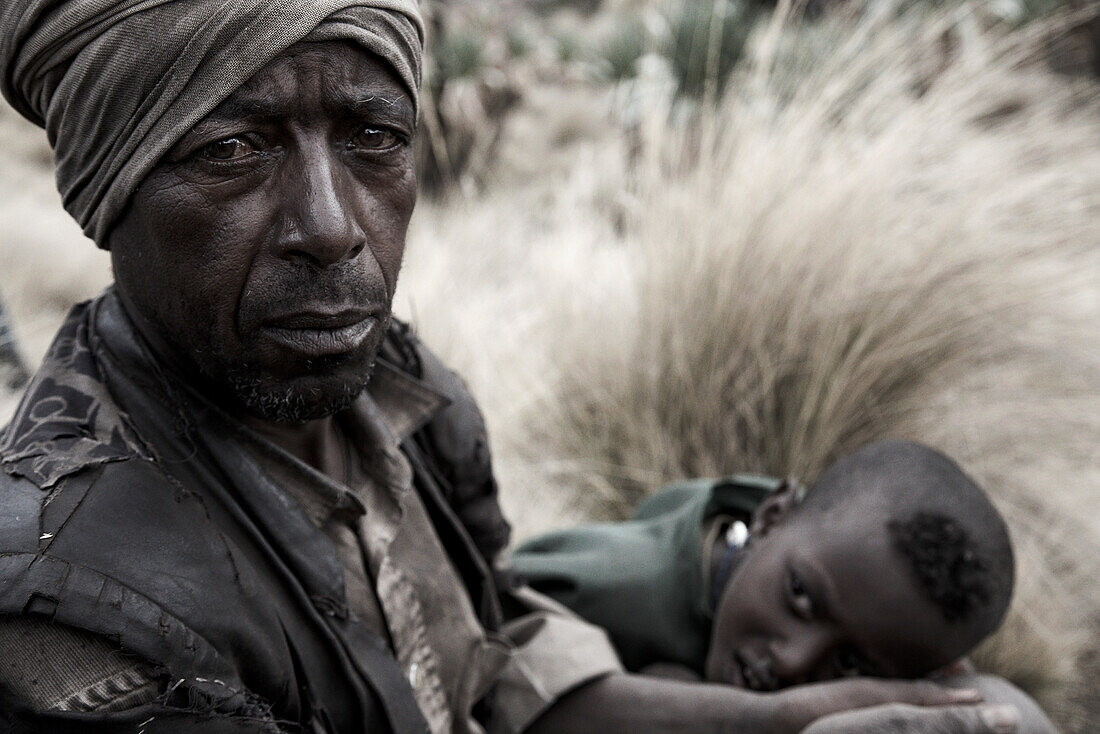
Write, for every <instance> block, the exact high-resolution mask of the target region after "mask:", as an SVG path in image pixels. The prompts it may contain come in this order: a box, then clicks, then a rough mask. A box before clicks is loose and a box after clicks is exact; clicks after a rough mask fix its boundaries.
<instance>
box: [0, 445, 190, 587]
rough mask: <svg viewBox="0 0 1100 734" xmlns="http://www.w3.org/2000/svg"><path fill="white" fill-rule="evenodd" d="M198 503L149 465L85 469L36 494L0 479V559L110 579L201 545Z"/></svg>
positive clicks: (128, 461) (21, 480)
mask: <svg viewBox="0 0 1100 734" xmlns="http://www.w3.org/2000/svg"><path fill="white" fill-rule="evenodd" d="M207 516H208V514H207V512H206V510H205V506H204V501H203V500H202V499H201V498H200V497H198V496H197V495H195V494H194V493H192V492H189V491H187V490H185V489H184V488H182V487H180V486H179V485H178V483H176V482H174V481H172V480H171V478H170V477H169V476H168V475H167V474H166V473H165V472H164V471H162V470H161V468H160V467H159V466H158V465H157V464H156V463H155V462H153V461H151V460H148V459H143V458H137V457H130V458H125V459H121V460H118V461H111V462H109V463H103V464H97V465H92V466H88V467H86V468H84V469H82V470H80V471H77V472H74V473H72V474H68V475H66V476H64V477H62V478H60V479H59V480H58V481H57V482H56V483H54V484H52V485H50V486H49V487H46V488H43V487H40V486H38V484H37V483H35V481H33V479H31V478H28V477H25V476H20V475H18V474H12V473H2V472H0V553H32V554H35V555H37V556H40V557H43V558H46V557H48V558H53V559H59V560H73V561H74V562H75V561H77V560H79V563H80V564H81V565H84V566H88V567H91V568H100V569H102V570H104V571H110V570H111V569H112V568H114V567H122V566H125V565H126V564H127V563H128V562H131V561H134V560H141V562H142V565H148V564H149V563H151V562H154V563H155V560H153V561H151V560H150V559H149V556H154V557H155V558H164V557H166V555H167V554H171V553H174V552H181V551H184V550H185V549H188V548H189V549H191V550H190V552H191V553H194V548H195V547H201V545H202V544H203V543H207V542H208V538H206V536H207V535H208V532H207V527H208V526H209V523H208V522H207Z"/></svg>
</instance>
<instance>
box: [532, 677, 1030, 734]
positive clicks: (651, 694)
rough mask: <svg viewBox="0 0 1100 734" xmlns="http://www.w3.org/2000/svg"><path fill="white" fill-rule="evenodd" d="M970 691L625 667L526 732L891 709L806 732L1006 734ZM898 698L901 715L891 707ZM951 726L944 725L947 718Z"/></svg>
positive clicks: (775, 720)
mask: <svg viewBox="0 0 1100 734" xmlns="http://www.w3.org/2000/svg"><path fill="white" fill-rule="evenodd" d="M980 700H981V697H980V695H979V694H978V693H977V692H975V691H969V692H968V691H965V690H953V689H950V688H946V687H944V686H941V685H938V684H936V683H933V682H931V681H926V680H922V681H892V680H876V679H871V678H851V679H846V680H839V681H832V682H829V683H820V684H815V685H807V686H798V687H796V688H788V689H786V690H783V691H777V692H774V693H755V692H752V691H746V690H743V689H739V688H731V687H729V686H724V685H715V684H708V683H685V682H682V681H673V680H662V679H659V678H650V677H647V676H640V675H630V674H625V673H619V674H612V675H609V676H606V677H604V678H601V679H599V680H596V681H593V682H592V683H588V684H586V685H583V686H581V687H580V688H578V689H577V690H575V691H574V692H572V693H570V694H568V695H566V696H565V697H564V698H562V699H560V700H558V701H557V702H555V704H554V705H552V706H551V707H550V709H548V710H547V711H546V712H545V713H544V714H543V715H542V716H541V717H540V718H539V719H538V720H536V721H535V723H534V725H532V726H531V727H530V728H529V729H528V730H527V731H528V734H547V733H549V732H568V733H569V734H589V733H591V734H617V733H619V732H622V733H623V734H628V733H629V734H633V733H634V732H639V731H644V732H648V733H651V734H663V733H664V732H668V733H669V734H674V733H675V734H696V733H698V734H800V732H803V730H805V729H806V727H807V726H808V725H809V724H811V723H812V722H814V721H816V720H818V719H819V718H821V717H824V716H828V715H829V714H833V713H836V712H840V711H848V710H850V709H855V708H863V707H876V708H875V709H868V710H871V711H872V712H874V711H877V710H878V709H881V708H890V710H891V716H892V717H893V718H891V719H889V720H887V719H884V718H883V717H882V716H878V717H872V719H871V720H870V725H869V726H866V727H864V726H862V725H861V722H858V721H857V722H856V724H855V725H854V726H850V727H847V728H840V729H837V728H833V729H829V728H824V729H821V730H820V731H819V732H814V731H809V732H807V734H838V733H839V732H844V733H845V734H902V732H904V733H905V734H943V733H944V732H950V733H951V734H1009V733H1010V732H1013V731H1015V730H1014V729H997V728H993V727H991V726H989V725H988V724H987V722H986V721H985V720H984V719H983V718H982V716H981V713H982V711H983V710H984V709H986V708H987V707H984V706H982V707H977V706H973V704H975V703H977V702H979V701H980ZM891 702H901V703H904V704H908V705H907V706H904V707H899V708H900V710H901V717H900V718H899V717H898V716H897V711H896V710H895V708H894V707H882V706H881V704H885V703H891ZM956 712H957V715H954V716H952V718H951V725H952V726H951V728H947V729H944V728H942V726H941V725H942V723H943V721H944V720H945V717H946V716H948V715H949V714H954V713H956Z"/></svg>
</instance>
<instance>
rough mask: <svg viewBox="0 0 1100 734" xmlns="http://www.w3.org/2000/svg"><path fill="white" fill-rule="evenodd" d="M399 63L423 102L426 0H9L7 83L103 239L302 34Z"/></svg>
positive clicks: (0, 12) (1, 62)
mask: <svg viewBox="0 0 1100 734" xmlns="http://www.w3.org/2000/svg"><path fill="white" fill-rule="evenodd" d="M337 39H347V40H350V41H353V42H355V43H358V44H360V45H361V46H362V47H363V48H365V49H366V50H368V51H370V52H372V53H374V54H376V55H377V56H379V57H381V58H382V59H383V60H385V61H387V62H389V64H390V65H391V66H392V67H393V69H394V71H395V72H396V74H397V77H398V78H399V79H400V80H401V81H402V82H403V83H404V84H405V86H406V87H407V88H408V91H409V94H410V95H411V96H412V100H413V104H414V106H415V105H416V101H417V89H418V87H419V84H420V61H421V50H422V47H423V39H424V26H423V22H422V20H421V18H420V13H419V11H418V9H417V4H416V0H0V91H2V92H3V94H4V97H6V98H7V100H8V101H9V102H10V103H11V104H12V106H14V107H15V109H17V110H18V111H19V112H20V113H21V114H23V115H24V116H25V117H26V118H27V119H29V120H31V121H32V122H34V123H35V124H37V125H40V126H42V127H45V128H46V132H47V133H48V135H49V140H50V145H51V146H52V147H53V149H54V159H55V164H56V168H57V186H58V189H59V190H60V191H61V196H62V200H63V201H64V204H65V208H66V209H67V210H68V211H69V213H70V214H72V215H73V217H74V218H75V219H76V220H77V221H78V222H79V223H80V225H81V226H82V227H83V228H84V233H85V234H87V235H88V236H89V237H91V238H92V239H93V240H95V241H96V243H97V244H99V245H100V246H101V247H103V246H105V245H106V239H107V234H108V232H109V231H110V228H111V225H112V224H113V223H114V221H115V220H116V219H117V218H118V216H119V214H121V212H122V210H123V208H124V207H125V206H126V202H127V200H128V199H129V198H130V196H131V195H132V194H133V192H134V190H135V189H136V188H137V187H138V185H139V184H140V183H141V181H142V179H143V178H144V177H145V176H146V174H148V173H149V171H150V170H151V169H152V168H153V167H154V166H155V165H156V163H157V161H158V160H160V158H161V156H163V155H164V154H165V153H166V152H167V151H168V150H169V149H170V148H171V147H172V146H173V145H174V144H175V143H176V141H178V140H179V139H180V138H181V137H183V135H185V134H186V133H187V132H188V131H189V130H190V129H191V128H192V127H194V125H195V124H196V123H197V122H199V121H200V120H201V119H202V118H203V117H205V116H206V115H207V114H209V113H210V112H211V111H212V110H213V109H214V108H215V107H217V106H218V104H219V103H221V102H222V101H223V100H224V99H225V98H226V97H228V96H229V95H230V94H232V93H233V91H234V90H236V89H237V88H238V87H240V86H241V84H243V83H244V82H246V81H247V80H248V79H249V78H250V77H252V75H253V74H255V73H256V72H257V71H259V70H260V69H261V68H263V67H264V65H266V64H267V62H269V61H270V60H271V59H273V58H274V57H275V56H278V55H279V54H280V53H282V52H283V51H285V50H286V49H287V48H289V47H290V46H292V45H294V44H295V43H297V42H298V41H301V40H310V41H314V40H316V41H322V40H337Z"/></svg>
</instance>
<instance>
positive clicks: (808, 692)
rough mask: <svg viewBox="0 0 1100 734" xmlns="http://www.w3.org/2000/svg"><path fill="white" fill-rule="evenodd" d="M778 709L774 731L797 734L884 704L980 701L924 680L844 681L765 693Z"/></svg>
mask: <svg viewBox="0 0 1100 734" xmlns="http://www.w3.org/2000/svg"><path fill="white" fill-rule="evenodd" d="M768 695H769V696H770V697H773V700H774V702H775V703H776V704H778V706H777V707H776V711H777V712H779V717H778V719H777V723H779V726H778V727H776V729H777V730H778V731H800V730H801V729H802V727H804V726H806V725H807V724H809V723H810V722H811V721H814V720H816V719H818V718H819V717H822V716H825V715H827V714H831V713H835V712H839V711H848V710H851V709H861V708H867V707H870V706H879V705H882V704H888V703H897V704H910V705H913V706H959V705H969V704H976V703H980V702H981V701H982V695H981V693H980V692H979V691H977V690H975V689H972V688H948V687H947V686H942V685H940V684H938V683H934V682H932V681H928V680H885V679H878V678H846V679H843V680H836V681H830V682H828V683H815V684H811V685H804V686H795V687H794V688H788V689H785V690H782V691H778V692H776V693H772V694H768Z"/></svg>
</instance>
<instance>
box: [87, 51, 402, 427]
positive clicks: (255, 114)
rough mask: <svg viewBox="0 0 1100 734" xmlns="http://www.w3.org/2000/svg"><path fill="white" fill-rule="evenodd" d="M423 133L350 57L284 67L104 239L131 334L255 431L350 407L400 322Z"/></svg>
mask: <svg viewBox="0 0 1100 734" xmlns="http://www.w3.org/2000/svg"><path fill="white" fill-rule="evenodd" d="M414 128H415V117H414V112H413V106H412V103H411V101H410V100H409V98H408V94H407V93H406V92H405V91H404V88H403V87H402V86H401V84H400V82H398V80H397V78H396V77H395V76H394V75H393V73H392V72H391V71H390V69H389V68H388V67H387V66H385V65H384V64H383V63H382V62H380V61H377V60H375V59H374V58H373V57H371V56H369V55H368V54H366V53H364V52H362V51H360V50H358V49H357V48H355V47H353V46H351V45H349V44H344V43H337V42H332V43H303V44H298V45H297V46H294V47H292V48H291V49H290V50H289V51H287V52H285V53H284V54H282V55H281V56H279V57H277V58H276V59H274V60H273V61H272V62H271V63H269V64H268V65H267V66H265V67H264V68H263V69H262V70H261V71H260V72H259V73H257V74H256V76H254V77H253V78H252V79H251V80H250V81H249V82H247V83H246V84H245V85H244V86H242V87H241V88H240V89H238V90H237V91H236V92H234V93H233V95H232V96H231V97H229V98H228V99H227V100H226V101H225V102H224V103H222V104H221V105H220V106H219V107H218V108H217V109H216V110H214V112H212V113H211V114H210V115H208V116H207V117H206V118H205V119H203V120H202V122H200V123H199V124H198V125H196V126H195V127H194V129H193V130H191V132H190V133H188V134H187V135H186V136H184V137H183V138H182V139H181V140H180V141H179V142H178V143H177V144H176V145H175V147H174V148H173V149H172V150H171V151H169V153H168V154H167V155H166V156H165V157H164V159H163V160H162V161H160V163H158V165H157V167H156V168H155V169H154V170H153V171H152V172H151V173H150V174H149V176H148V177H147V178H146V179H145V181H144V182H143V183H142V184H141V186H140V187H139V188H138V190H137V192H136V193H135V194H134V197H133V199H132V201H131V203H130V206H129V208H128V209H127V211H126V212H125V213H124V214H123V216H122V217H121V218H120V220H119V222H118V224H117V225H116V227H115V228H114V230H113V231H112V233H111V236H110V238H109V244H110V247H111V254H112V263H113V266H114V270H115V277H116V280H117V282H118V286H119V289H120V291H121V293H122V296H123V298H124V299H125V301H126V302H127V304H128V305H129V306H130V309H131V311H132V312H135V313H134V315H135V316H136V318H137V320H138V322H139V326H140V327H141V328H142V330H143V331H144V332H145V333H147V334H150V335H151V336H152V337H153V340H154V342H160V343H161V344H162V346H163V347H165V348H166V350H167V351H168V352H169V354H168V355H166V356H167V357H168V358H170V359H179V360H181V361H182V363H183V366H184V367H185V368H186V369H190V370H192V371H195V372H197V373H198V375H200V376H201V378H202V379H204V380H205V381H206V382H207V383H209V384H210V385H212V386H213V387H214V388H215V389H217V390H222V391H224V392H225V394H227V395H229V396H230V398H231V399H235V401H236V402H237V403H238V405H237V406H236V407H242V406H243V407H245V408H246V409H247V410H249V411H250V412H252V413H253V414H257V415H259V416H261V417H264V418H267V419H269V420H276V421H304V420H309V419H312V418H316V417H320V416H322V415H326V414H329V413H331V412H334V411H336V410H339V409H341V408H342V407H344V406H346V405H347V404H348V403H349V402H350V400H351V399H352V398H354V396H355V395H356V394H358V393H359V392H360V391H361V390H362V388H363V387H364V386H365V384H366V381H367V379H368V376H369V374H370V367H371V363H372V360H373V359H374V356H375V354H376V352H377V350H378V346H379V344H380V343H381V340H382V337H383V336H384V333H385V329H386V324H387V323H388V320H389V317H390V304H391V302H392V299H393V294H394V288H395V287H396V285H397V274H398V271H399V269H400V266H401V257H402V253H403V250H404V244H405V234H406V230H407V228H408V223H409V217H410V216H411V214H412V210H413V206H414V203H415V201H416V177H415V173H414V171H413V156H412V149H411V141H412V136H413V132H414Z"/></svg>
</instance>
